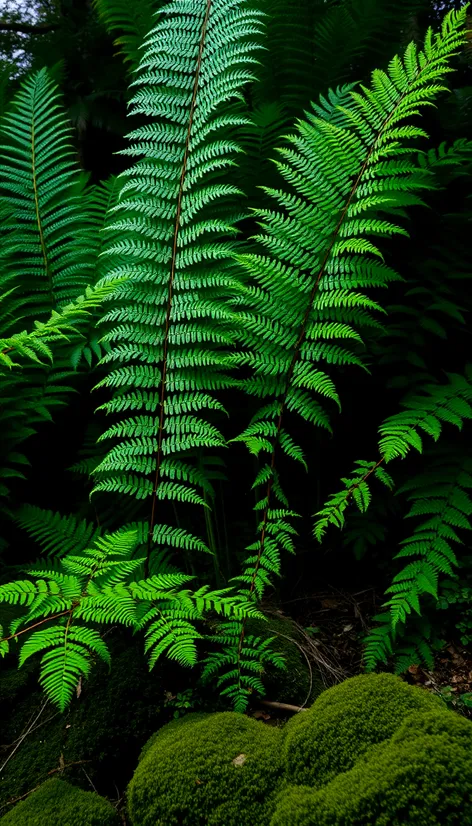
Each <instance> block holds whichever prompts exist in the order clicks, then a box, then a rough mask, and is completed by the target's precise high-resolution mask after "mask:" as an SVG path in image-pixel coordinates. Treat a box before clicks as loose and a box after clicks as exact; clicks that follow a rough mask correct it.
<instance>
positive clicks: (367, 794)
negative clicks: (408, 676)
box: [271, 711, 472, 826]
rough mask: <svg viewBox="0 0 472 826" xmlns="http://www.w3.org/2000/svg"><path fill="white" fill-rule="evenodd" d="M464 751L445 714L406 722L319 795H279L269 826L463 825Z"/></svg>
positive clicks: (468, 804) (469, 816)
mask: <svg viewBox="0 0 472 826" xmlns="http://www.w3.org/2000/svg"><path fill="white" fill-rule="evenodd" d="M471 744H472V723H470V722H469V721H468V720H462V719H461V718H459V717H456V716H455V714H454V713H453V712H447V711H445V712H444V713H441V714H439V715H438V714H434V713H433V714H424V715H417V716H416V719H415V717H412V718H408V719H406V720H405V723H404V727H403V728H402V729H401V730H400V731H399V732H398V734H397V735H395V736H394V737H393V738H392V739H391V740H390V741H387V742H385V743H382V744H380V745H378V746H374V747H372V748H371V749H370V750H369V752H368V754H367V755H366V756H365V757H364V758H360V759H359V761H358V763H357V764H356V765H355V766H354V768H353V769H351V770H350V771H348V772H346V773H344V774H340V775H338V777H336V778H335V779H334V780H332V781H331V783H329V784H328V785H327V786H324V787H323V788H322V789H319V790H314V789H312V788H309V787H306V786H299V787H292V788H290V789H287V790H286V791H285V792H282V794H281V795H280V798H279V801H278V805H277V808H276V812H275V814H274V817H273V819H272V822H271V826H408V824H411V826H471V824H472V749H471Z"/></svg>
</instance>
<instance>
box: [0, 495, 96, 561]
mask: <svg viewBox="0 0 472 826" xmlns="http://www.w3.org/2000/svg"><path fill="white" fill-rule="evenodd" d="M15 520H16V522H17V523H18V524H19V526H20V527H21V528H22V529H23V530H25V531H26V532H27V533H29V535H30V536H31V537H32V539H34V540H35V541H36V542H38V543H39V544H40V546H41V548H42V550H43V552H44V553H45V554H46V555H47V556H48V557H62V556H65V555H66V554H69V553H71V552H75V553H78V552H80V551H82V550H84V549H85V548H88V547H89V546H90V545H91V544H93V542H94V540H95V539H96V538H97V537H98V536H99V534H100V531H99V529H98V528H95V527H94V526H93V525H90V524H89V523H88V522H86V521H85V519H82V520H79V519H77V517H75V516H62V515H61V514H59V513H54V512H53V511H47V510H43V509H42V508H38V507H36V506H34V505H23V506H22V507H21V508H20V510H19V511H17V513H16V514H15Z"/></svg>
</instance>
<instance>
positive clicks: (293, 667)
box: [246, 616, 324, 705]
mask: <svg viewBox="0 0 472 826" xmlns="http://www.w3.org/2000/svg"><path fill="white" fill-rule="evenodd" d="M246 633H247V634H248V635H249V634H253V635H254V636H260V637H263V638H264V639H266V638H267V637H273V638H274V641H273V643H272V648H273V649H274V651H277V653H280V654H282V655H283V657H284V659H285V665H286V668H285V669H284V670H282V669H280V668H271V667H270V666H269V668H268V669H267V672H266V674H265V676H264V678H263V682H264V687H265V689H266V696H267V699H269V700H276V701H277V702H279V703H291V704H293V705H301V704H302V703H312V702H313V701H314V699H315V698H316V697H318V695H319V694H320V693H321V692H322V691H323V688H324V686H323V683H322V680H321V676H320V673H319V671H318V669H317V668H316V667H315V666H312V674H311V678H310V669H309V667H308V663H307V661H306V659H305V657H304V655H303V653H302V651H301V650H300V646H301V645H302V644H303V638H302V637H301V635H300V634H299V632H298V631H297V628H296V627H295V626H294V624H293V623H292V622H291V620H290V619H288V618H287V617H273V616H270V617H269V618H268V620H267V621H265V620H254V619H252V620H249V621H248V623H247V625H246Z"/></svg>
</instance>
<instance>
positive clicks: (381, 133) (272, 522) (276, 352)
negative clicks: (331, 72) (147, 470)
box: [223, 10, 465, 705]
mask: <svg viewBox="0 0 472 826" xmlns="http://www.w3.org/2000/svg"><path fill="white" fill-rule="evenodd" d="M464 19H465V11H464V10H462V11H461V12H452V13H450V14H448V15H447V16H446V18H445V20H444V22H443V25H442V29H441V32H440V33H439V34H436V35H433V33H432V31H431V30H430V31H428V33H427V36H426V39H425V45H424V50H423V51H421V52H418V50H417V49H416V47H415V45H414V44H410V45H409V46H408V48H407V49H406V52H405V55H404V58H403V59H400V58H399V57H396V58H394V59H393V60H392V61H391V63H390V65H389V68H388V72H387V73H385V72H379V71H376V72H374V74H373V77H372V86H371V88H369V89H368V88H362V90H361V92H355V91H351V90H350V89H348V90H345V91H344V90H341V91H340V92H339V93H338V96H337V99H336V95H334V96H333V95H332V96H331V98H330V99H329V101H322V102H321V104H320V105H316V106H313V109H312V112H311V113H310V114H309V115H308V118H307V120H305V121H302V122H300V123H299V124H298V128H297V132H296V133H295V134H293V135H291V136H289V138H288V140H289V145H288V146H287V147H286V148H284V149H282V150H280V153H281V156H282V161H279V162H278V168H279V170H280V172H281V174H282V176H283V177H284V178H285V180H286V181H287V183H289V184H290V185H291V186H292V191H291V192H289V193H287V192H285V191H284V190H282V189H277V190H271V191H270V194H271V195H272V196H273V198H274V200H275V201H276V202H277V203H278V204H279V206H280V207H282V208H283V210H284V211H281V210H280V209H275V208H274V209H273V210H270V209H264V210H258V211H256V216H257V217H258V218H259V219H260V223H261V226H262V230H263V232H262V233H261V234H260V235H258V236H256V240H257V241H258V243H259V244H260V245H262V252H260V253H256V252H254V253H248V254H245V255H238V256H237V261H238V262H239V264H240V265H241V266H242V267H243V268H244V269H245V270H246V272H247V274H248V276H249V277H250V278H252V279H253V284H252V285H251V286H249V287H248V291H247V301H248V310H247V311H246V312H243V313H242V319H243V323H244V326H245V343H246V344H247V346H248V349H249V352H247V353H244V354H242V355H241V357H240V362H241V363H243V364H248V365H250V366H251V367H252V369H253V375H252V376H251V377H250V378H249V379H248V380H247V381H246V382H245V383H244V388H245V390H246V392H247V393H248V394H252V395H255V396H257V397H259V398H262V399H266V400H267V403H266V404H265V406H264V407H263V408H262V410H261V411H260V412H259V413H258V414H257V415H256V417H255V418H254V420H253V421H252V423H251V424H250V426H249V427H248V428H247V429H246V430H245V431H244V433H243V434H242V435H241V436H240V437H239V439H240V440H242V441H244V442H246V444H247V446H248V448H249V450H250V451H251V452H253V453H255V454H257V455H258V454H260V453H262V454H264V453H265V454H268V459H267V461H266V462H265V463H264V464H263V465H262V467H261V470H260V472H259V474H258V477H257V480H256V483H255V484H256V487H257V488H261V489H262V495H261V496H260V498H259V502H258V505H257V510H258V512H259V513H260V516H261V520H260V528H259V535H258V539H257V541H256V542H255V543H254V544H253V545H252V546H251V547H250V548H249V550H250V552H251V556H250V558H249V560H248V563H247V567H246V570H245V571H244V574H243V582H244V583H245V585H246V587H247V591H248V596H251V597H255V596H256V595H257V596H258V597H260V595H261V593H262V591H263V590H264V588H265V587H266V586H267V584H268V582H269V581H270V575H271V574H274V573H277V572H278V569H279V556H280V552H281V549H282V548H288V549H290V548H291V545H292V536H291V531H292V530H293V529H292V528H290V530H288V529H287V525H288V524H289V523H288V517H289V515H290V511H289V508H288V502H287V499H286V497H285V495H284V493H283V491H282V489H281V486H280V480H279V476H278V473H277V461H276V460H277V453H278V451H279V450H280V452H281V453H285V454H286V455H287V456H289V457H292V458H294V459H296V460H297V461H300V462H303V453H302V451H301V449H300V448H299V446H298V445H297V444H296V442H295V441H294V439H293V437H291V435H290V434H289V433H288V431H287V430H286V423H285V419H286V418H287V417H286V413H292V412H293V413H298V414H299V415H301V416H302V418H304V419H305V420H306V421H308V422H312V423H314V424H317V425H320V426H322V427H324V428H326V429H328V430H329V429H330V422H329V416H328V413H327V412H326V410H325V402H326V400H329V401H330V402H334V403H335V405H337V406H339V403H340V402H339V398H338V394H337V391H336V387H335V385H334V382H333V380H332V378H331V375H330V373H329V372H326V371H325V370H324V369H320V368H321V365H318V362H321V363H323V362H324V363H327V364H328V365H348V364H352V365H358V366H362V358H361V355H360V350H359V347H358V343H359V342H360V341H361V337H360V332H359V330H362V328H364V327H366V326H367V327H368V326H369V325H375V324H378V322H377V321H376V319H375V318H374V315H373V314H374V313H376V312H378V311H380V310H381V307H380V306H379V304H378V303H377V302H376V301H374V300H372V299H371V298H368V297H367V296H366V295H364V294H363V293H362V292H360V291H359V288H361V289H362V288H366V287H379V286H387V285H388V283H389V281H391V280H392V279H395V278H396V277H397V276H396V274H395V273H394V272H393V271H392V270H391V269H389V268H388V267H387V266H386V265H385V264H384V262H383V258H382V254H381V252H380V250H379V248H378V247H377V246H376V245H375V243H374V242H373V241H374V240H375V238H376V237H377V238H382V237H389V236H394V235H395V234H399V233H401V234H405V230H404V229H403V227H401V226H400V225H399V224H398V223H397V221H398V212H397V211H398V209H399V208H402V209H403V208H404V207H405V206H409V205H412V204H419V203H421V201H420V198H419V196H418V195H417V194H416V193H417V191H418V190H421V189H422V188H427V187H428V181H429V175H428V174H427V172H426V171H425V170H423V169H422V168H421V167H420V166H419V165H418V164H417V163H415V162H414V160H413V159H412V160H410V158H411V157H412V156H413V157H414V151H413V144H412V141H414V140H416V139H418V138H423V137H424V136H425V132H424V130H422V129H420V128H419V127H417V126H413V125H411V123H410V120H411V118H412V117H413V116H414V115H417V114H418V113H419V112H420V111H421V109H422V108H423V107H424V106H427V105H431V102H432V100H433V99H434V98H435V97H436V96H437V95H438V94H439V93H440V92H441V91H442V90H443V89H444V88H445V87H444V77H445V75H446V74H447V73H448V72H449V71H451V69H450V67H449V60H450V58H451V56H452V55H453V54H455V53H456V52H457V50H458V49H459V47H460V45H461V43H462V42H463V39H464V34H463V23H464ZM346 97H347V98H348V100H349V103H348V104H347V105H346V104H345V99H346ZM404 156H405V157H404ZM382 213H383V215H382ZM380 216H382V217H380ZM333 339H335V340H336V339H338V340H341V345H342V346H341V345H339V344H337V343H334V342H333ZM405 424H406V423H405ZM385 438H387V437H385ZM274 500H278V501H274ZM244 633H245V631H244V624H243V625H242V628H241V633H240V642H239V645H238V649H239V652H241V650H242V645H243V642H244ZM223 667H224V663H223ZM243 702H244V700H243V699H242V700H241V703H240V705H241V704H242V703H243Z"/></svg>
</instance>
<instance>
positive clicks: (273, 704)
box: [259, 700, 308, 714]
mask: <svg viewBox="0 0 472 826" xmlns="http://www.w3.org/2000/svg"><path fill="white" fill-rule="evenodd" d="M259 702H260V703H261V705H263V706H267V708H277V709H280V710H281V711H294V712H295V713H297V714H298V712H300V711H308V709H307V708H304V706H293V705H292V704H291V703H278V702H277V701H276V700H259Z"/></svg>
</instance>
